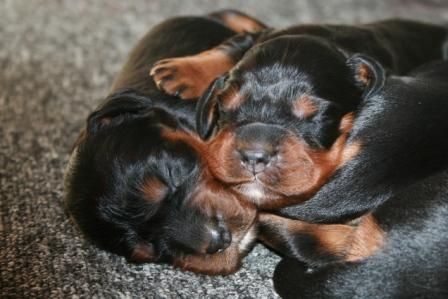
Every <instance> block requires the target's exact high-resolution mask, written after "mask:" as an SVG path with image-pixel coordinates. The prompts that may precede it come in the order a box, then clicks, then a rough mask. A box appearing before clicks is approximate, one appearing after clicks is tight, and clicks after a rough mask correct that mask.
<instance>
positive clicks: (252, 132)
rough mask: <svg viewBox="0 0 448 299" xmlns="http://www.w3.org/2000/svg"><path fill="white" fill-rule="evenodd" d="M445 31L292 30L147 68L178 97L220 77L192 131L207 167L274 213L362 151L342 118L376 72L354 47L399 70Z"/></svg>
mask: <svg viewBox="0 0 448 299" xmlns="http://www.w3.org/2000/svg"><path fill="white" fill-rule="evenodd" d="M446 35H447V31H446V29H445V28H443V27H441V26H436V25H427V24H422V23H418V22H412V21H402V20H389V21H383V22H377V23H372V24H367V25H361V26H343V25H304V26H296V27H291V28H288V29H285V30H279V31H276V30H267V31H264V32H262V33H246V34H240V35H237V36H235V37H233V38H231V39H230V40H228V41H227V42H225V43H223V44H222V45H220V46H218V47H216V48H214V49H212V50H209V51H206V52H204V53H201V54H199V55H195V56H190V57H183V58H182V57H181V58H174V59H165V60H161V61H159V62H158V63H156V65H155V66H154V67H153V69H152V71H151V74H152V76H153V77H154V80H155V82H156V83H157V84H158V86H159V87H160V88H161V89H163V90H165V91H166V92H167V93H170V94H174V93H175V94H178V95H180V97H182V98H189V97H194V96H198V95H199V93H196V92H195V91H203V90H204V89H205V88H206V86H207V84H208V83H209V82H212V81H213V79H215V78H216V77H217V76H219V75H222V74H224V75H222V76H220V77H219V78H218V79H216V80H215V81H214V82H213V83H212V84H211V85H210V87H209V88H208V89H207V90H206V91H205V93H204V95H203V96H202V97H201V99H200V100H199V104H198V112H197V129H198V133H199V134H200V136H201V137H202V138H204V139H207V140H208V146H209V149H210V152H211V153H213V155H210V156H209V157H208V158H209V162H208V163H209V164H210V165H211V168H210V170H211V172H212V174H213V175H214V176H215V177H216V178H217V179H219V180H221V181H222V182H224V183H225V184H227V185H228V186H230V187H231V188H232V189H233V190H235V191H236V192H238V193H240V194H242V195H243V196H244V197H245V198H247V199H248V200H249V201H251V202H253V203H255V204H256V205H257V206H259V207H260V208H262V209H266V210H276V209H279V208H281V207H285V206H287V205H293V204H298V203H301V202H303V201H305V200H306V199H308V198H310V197H311V196H312V195H313V194H315V193H316V192H317V191H318V190H319V189H320V188H321V187H322V185H323V184H324V183H325V182H326V181H327V180H328V179H329V178H330V177H332V176H333V175H334V174H335V172H337V170H338V169H340V168H342V167H344V165H346V164H347V163H348V162H349V161H350V160H352V159H354V158H355V157H356V156H357V155H358V154H359V153H360V152H362V151H363V148H362V144H361V143H359V142H350V143H349V144H347V138H348V137H349V135H350V130H351V123H352V121H353V117H354V114H355V112H356V109H357V107H358V105H359V104H360V102H361V101H362V98H365V97H368V96H369V93H370V92H371V91H372V90H376V89H377V88H379V87H380V86H381V80H376V79H375V78H376V77H379V76H384V74H383V73H381V74H377V72H380V71H382V68H381V69H378V68H377V63H374V62H372V61H371V60H370V59H369V58H368V57H367V56H365V55H360V54H359V53H364V54H368V55H370V56H371V57H373V58H376V59H377V60H378V61H380V62H381V64H382V65H383V66H384V67H386V68H387V69H388V70H390V71H392V72H394V73H403V72H407V71H409V70H410V69H411V68H412V67H415V66H418V65H420V64H422V63H424V62H426V61H430V60H433V59H438V58H441V57H442V48H443V45H444V42H445V40H446ZM249 49H250V50H249ZM248 50H249V51H248ZM246 51H247V52H246ZM244 53H245V55H244V56H243V54H244ZM357 53H358V54H357ZM241 57H242V58H241ZM235 64H236V66H235V67H233V68H232V69H231V70H230V71H229V72H228V73H226V71H228V70H229V69H230V68H231V67H232V66H234V65H235ZM193 74H194V75H193ZM192 86H194V88H191V87H192ZM362 212H363V211H360V213H359V215H360V214H362ZM322 214H325V212H322ZM328 217H330V216H328ZM304 219H305V220H316V219H315V218H314V217H307V218H304Z"/></svg>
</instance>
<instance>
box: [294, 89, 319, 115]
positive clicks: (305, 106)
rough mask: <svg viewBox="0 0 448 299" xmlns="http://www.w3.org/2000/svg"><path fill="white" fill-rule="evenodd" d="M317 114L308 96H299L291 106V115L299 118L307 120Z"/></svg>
mask: <svg viewBox="0 0 448 299" xmlns="http://www.w3.org/2000/svg"><path fill="white" fill-rule="evenodd" d="M316 112H317V107H316V105H315V104H314V103H313V100H312V99H311V98H310V97H309V96H308V95H302V96H300V97H299V98H298V99H297V100H296V101H295V102H294V105H293V113H294V115H296V116H297V117H299V118H308V117H311V116H313V115H314V114H315V113H316Z"/></svg>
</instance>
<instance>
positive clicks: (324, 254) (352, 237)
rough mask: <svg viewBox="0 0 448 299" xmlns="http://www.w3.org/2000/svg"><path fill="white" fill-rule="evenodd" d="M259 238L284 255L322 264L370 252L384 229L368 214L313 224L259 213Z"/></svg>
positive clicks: (351, 259) (378, 243) (381, 238)
mask: <svg viewBox="0 0 448 299" xmlns="http://www.w3.org/2000/svg"><path fill="white" fill-rule="evenodd" d="M259 240H260V241H262V242H263V243H264V244H266V245H267V246H269V247H271V248H273V249H274V250H276V251H278V252H280V253H281V254H283V255H285V256H289V257H293V258H296V259H298V260H300V261H302V262H306V263H308V264H309V265H310V266H321V265H324V264H327V263H331V262H343V261H349V262H354V261H359V260H362V259H365V258H367V257H369V256H371V255H373V254H374V253H375V252H376V251H378V250H379V249H380V248H381V247H382V245H383V243H384V232H383V231H382V230H381V228H380V227H379V226H378V224H377V223H376V221H375V219H374V217H373V216H372V215H371V214H368V215H365V216H362V217H361V218H360V219H359V220H358V221H357V224H356V225H349V224H313V223H308V222H303V221H300V220H292V219H288V218H284V217H280V216H277V215H273V214H268V213H261V214H260V216H259Z"/></svg>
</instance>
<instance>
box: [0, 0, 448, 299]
mask: <svg viewBox="0 0 448 299" xmlns="http://www.w3.org/2000/svg"><path fill="white" fill-rule="evenodd" d="M444 3H446V1H445V0H440V1H435V0H432V1H429V0H420V1H418V0H415V1H413V0H407V1H405V0H402V1H392V0H390V1H387V0H385V1H371V0H363V1H357V0H341V1H336V0H335V1H328V0H309V1H298V0H297V1H292V0H291V1H284V0H277V1H268V0H257V1H245V0H238V1H231V2H230V1H211V0H210V1H206V0H195V1H169V0H159V1H156V0H136V1H129V2H127V1H120V0H113V1H112V0H97V1H87V0H77V1H70V0H33V1H28V0H0V298H277V295H276V294H275V292H274V290H273V287H272V281H271V277H272V272H273V270H274V268H275V265H276V263H277V262H278V261H279V260H280V258H279V257H278V256H276V255H275V254H274V253H272V252H270V251H268V250H267V249H265V248H263V247H262V246H261V245H259V246H257V247H256V248H255V249H254V250H253V251H252V252H251V254H250V255H249V256H248V257H247V258H246V259H245V262H244V265H243V267H242V269H241V270H240V271H239V272H238V273H236V274H234V275H231V276H228V277H206V276H200V275H195V274H192V273H183V272H180V271H178V270H175V269H172V268H170V267H169V266H161V265H151V264H148V265H141V266H136V265H130V264H127V263H126V262H125V261H124V259H122V258H121V257H118V256H115V255H111V254H108V253H106V252H103V251H100V250H98V249H96V248H95V247H93V246H91V245H90V244H88V243H87V242H86V241H85V240H84V239H83V238H82V237H81V236H80V235H79V233H78V231H76V230H75V229H74V227H73V226H72V225H71V224H70V222H69V221H68V220H67V219H66V217H65V215H64V213H63V208H62V175H63V169H64V166H65V164H66V162H67V158H68V152H69V149H70V146H71V144H72V143H73V141H74V139H75V137H76V135H77V133H78V132H79V130H80V128H81V127H82V126H83V124H84V121H85V118H86V116H87V115H88V113H89V112H90V111H91V110H92V109H93V108H94V107H95V106H96V105H97V104H98V102H99V100H100V99H102V98H103V97H104V96H105V95H106V93H107V90H108V88H109V86H110V84H111V82H112V80H113V77H114V74H116V73H117V71H118V70H119V68H120V66H121V65H122V63H123V62H124V59H125V57H126V55H127V53H128V51H129V50H130V49H131V47H132V46H133V45H134V44H135V43H136V41H137V40H138V39H139V38H140V37H141V36H142V35H143V34H144V33H145V32H146V31H147V30H148V29H149V28H150V27H151V26H153V25H155V24H156V23H158V22H160V21H162V20H163V19H165V18H167V17H170V16H175V15H188V14H202V13H205V12H209V11H212V10H216V9H218V8H225V7H229V6H231V7H232V8H238V9H241V10H243V11H246V12H248V13H249V14H253V15H255V16H257V17H259V18H261V19H262V20H263V21H264V22H265V23H267V24H270V25H273V26H285V25H287V24H291V23H299V22H327V23H328V22H346V23H356V22H361V21H363V22H364V21H371V20H377V19H382V18H387V17H396V16H401V17H408V18H415V19H420V20H426V21H431V22H437V23H441V22H444V23H448V6H447V4H444Z"/></svg>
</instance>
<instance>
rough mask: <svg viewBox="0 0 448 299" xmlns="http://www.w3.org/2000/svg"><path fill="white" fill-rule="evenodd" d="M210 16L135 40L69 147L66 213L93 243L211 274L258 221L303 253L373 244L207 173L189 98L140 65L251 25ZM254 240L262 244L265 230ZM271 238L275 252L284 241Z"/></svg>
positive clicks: (314, 256) (337, 252)
mask: <svg viewBox="0 0 448 299" xmlns="http://www.w3.org/2000/svg"><path fill="white" fill-rule="evenodd" d="M212 16H213V19H211V18H210V17H184V18H175V19H171V20H169V21H166V22H163V23H162V24H160V25H158V26H156V27H155V28H154V29H153V30H151V31H150V32H149V33H148V34H147V35H146V36H145V37H144V38H143V39H142V40H141V41H140V43H139V44H138V45H137V46H136V47H135V48H134V50H133V51H132V53H131V55H130V58H129V59H128V62H127V63H126V64H125V66H124V68H123V70H122V71H121V73H120V74H119V75H118V77H117V79H116V81H115V83H114V84H113V87H112V90H111V94H110V96H109V97H107V99H106V100H105V102H104V103H103V104H102V105H101V106H100V107H98V109H97V110H96V111H94V112H93V113H92V114H91V115H90V116H89V117H88V120H87V125H86V128H85V129H84V130H83V132H82V133H81V134H80V136H79V138H78V140H77V142H76V144H75V148H74V150H73V152H72V155H71V159H70V163H69V165H68V167H67V172H66V176H65V184H66V186H65V201H66V207H67V210H68V212H69V214H70V216H71V218H72V219H73V220H74V222H75V223H76V224H77V226H78V227H79V228H80V230H81V231H82V232H83V233H84V235H85V236H86V237H87V238H88V239H90V240H91V241H92V242H93V243H95V244H96V245H98V246H99V247H101V248H103V249H105V250H108V251H110V252H114V253H117V254H120V255H122V256H124V257H126V258H127V259H128V260H130V261H133V262H166V263H170V264H173V265H175V266H177V267H179V268H181V269H183V270H189V271H194V272H198V273H204V274H209V275H216V274H223V275H224V274H229V273H232V272H234V271H236V270H237V269H238V268H239V266H240V264H241V259H242V258H243V257H244V255H245V254H246V253H247V251H248V250H249V249H250V248H251V246H252V244H253V243H254V242H255V241H256V238H257V227H258V225H259V224H262V225H263V227H264V228H265V231H266V232H271V231H273V229H275V228H276V227H278V226H282V227H283V230H284V233H285V234H288V233H292V232H294V234H295V235H298V234H302V235H303V236H304V238H307V239H309V240H314V241H315V242H314V243H313V244H312V245H310V246H307V247H306V248H303V257H304V258H303V259H304V260H306V261H308V260H310V261H313V260H317V261H319V260H321V259H323V258H325V259H329V258H330V259H331V257H333V256H334V259H353V258H362V256H363V255H369V254H370V252H371V251H374V250H376V247H375V246H371V247H370V251H369V250H367V251H363V252H359V251H358V252H354V253H353V252H351V254H350V255H347V254H346V251H347V250H346V249H347V248H350V246H351V245H350V241H349V240H352V239H353V238H355V237H357V238H358V239H359V240H360V242H363V240H364V236H359V234H358V233H357V229H356V228H354V227H351V226H345V225H314V224H307V223H304V222H301V221H291V220H288V219H284V218H281V217H278V216H274V215H269V214H264V213H263V214H262V215H260V216H258V215H257V214H258V212H257V210H256V207H255V206H254V205H252V204H251V203H248V202H247V201H244V200H241V198H240V197H239V195H238V194H235V193H234V192H233V191H232V190H230V189H228V188H226V187H225V186H223V185H222V184H221V183H220V182H219V181H216V180H215V179H214V178H213V177H212V176H211V174H210V172H209V165H208V162H207V159H206V156H207V155H208V154H209V153H208V151H207V149H206V144H205V143H204V142H203V141H202V140H201V139H200V138H199V137H198V136H197V134H196V133H195V132H194V130H193V128H194V119H195V116H194V111H195V102H185V101H182V100H179V99H177V98H175V97H172V96H167V95H164V94H162V93H160V92H159V91H158V90H157V88H156V87H155V86H154V85H153V83H152V82H151V80H150V79H149V77H148V76H147V66H148V65H149V64H151V63H153V62H154V61H156V60H158V59H161V58H163V57H169V56H173V55H191V54H194V53H198V52H200V51H203V50H204V49H206V48H209V47H213V46H214V45H216V44H218V43H220V42H222V40H224V39H226V38H228V37H229V36H231V35H232V34H235V32H233V31H231V30H230V29H229V28H228V27H230V28H234V29H238V23H239V22H241V23H242V25H241V28H240V29H241V30H249V29H253V27H250V26H249V27H248V24H258V22H251V19H250V18H249V17H247V16H245V15H244V14H238V12H235V11H222V12H218V13H214V14H212ZM217 18H218V19H217ZM238 18H240V19H238ZM243 21H244V22H243ZM226 22H231V23H226ZM225 25H227V26H228V27H227V26H225ZM179 40H182V43H179V42H178V41H179ZM173 44H175V45H176V46H175V47H173ZM271 228H272V229H271ZM355 235H356V236H355ZM261 239H262V240H264V241H265V242H266V243H268V242H269V235H268V234H267V235H266V237H264V238H263V237H261ZM380 239H381V235H378V240H380ZM336 240H337V241H336ZM333 243H335V244H333ZM271 246H273V247H274V248H275V247H276V246H278V249H277V250H279V251H281V250H282V249H281V247H283V244H282V243H281V242H274V243H272V245H271ZM316 252H318V253H316ZM347 252H348V251H347ZM331 260H333V259H331Z"/></svg>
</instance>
